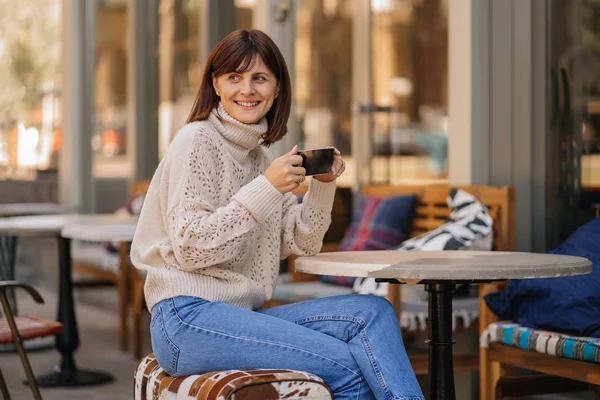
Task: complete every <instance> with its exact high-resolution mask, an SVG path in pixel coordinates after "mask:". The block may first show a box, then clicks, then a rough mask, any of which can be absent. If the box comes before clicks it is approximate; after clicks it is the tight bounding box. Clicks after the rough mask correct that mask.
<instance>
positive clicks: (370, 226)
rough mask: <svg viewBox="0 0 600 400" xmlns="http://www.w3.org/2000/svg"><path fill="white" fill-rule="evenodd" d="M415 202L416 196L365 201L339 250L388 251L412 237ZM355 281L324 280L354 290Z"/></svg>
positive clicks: (357, 209) (357, 211)
mask: <svg viewBox="0 0 600 400" xmlns="http://www.w3.org/2000/svg"><path fill="white" fill-rule="evenodd" d="M415 201H416V196H415V195H408V196H396V197H388V198H378V197H370V196H363V197H361V198H360V200H359V203H358V207H357V208H356V211H355V213H354V217H353V219H352V223H351V225H350V227H349V228H348V229H347V230H346V233H345V235H344V239H343V240H342V243H341V244H340V247H339V250H340V251H361V250H386V249H389V248H391V247H394V246H397V245H398V244H400V243H402V241H404V240H406V239H407V238H408V237H409V234H410V225H411V222H412V214H413V210H414V206H415ZM354 280H355V278H354V277H345V276H327V275H325V276H321V281H323V282H327V283H333V284H337V285H344V286H352V285H353V284H354Z"/></svg>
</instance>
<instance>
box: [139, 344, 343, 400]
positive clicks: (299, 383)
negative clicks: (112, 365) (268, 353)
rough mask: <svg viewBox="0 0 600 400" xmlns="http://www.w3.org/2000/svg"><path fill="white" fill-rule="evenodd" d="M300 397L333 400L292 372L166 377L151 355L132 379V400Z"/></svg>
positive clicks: (308, 377) (314, 381)
mask: <svg viewBox="0 0 600 400" xmlns="http://www.w3.org/2000/svg"><path fill="white" fill-rule="evenodd" d="M298 397H301V398H302V399H308V400H333V393H332V392H331V390H330V389H329V386H327V384H326V383H325V382H323V380H322V379H321V378H319V377H317V376H315V375H312V374H309V373H307V372H300V371H292V370H272V369H254V370H246V371H240V370H229V371H218V372H209V373H206V374H203V375H190V376H183V377H179V378H175V377H172V376H170V375H168V374H167V373H166V372H165V371H164V370H163V369H162V368H161V367H160V365H158V361H156V358H154V354H150V355H148V356H146V357H145V358H143V359H142V361H140V363H139V364H138V366H137V369H136V371H135V377H134V399H135V400H159V399H160V400H199V399H201V400H242V399H261V400H278V399H292V398H298Z"/></svg>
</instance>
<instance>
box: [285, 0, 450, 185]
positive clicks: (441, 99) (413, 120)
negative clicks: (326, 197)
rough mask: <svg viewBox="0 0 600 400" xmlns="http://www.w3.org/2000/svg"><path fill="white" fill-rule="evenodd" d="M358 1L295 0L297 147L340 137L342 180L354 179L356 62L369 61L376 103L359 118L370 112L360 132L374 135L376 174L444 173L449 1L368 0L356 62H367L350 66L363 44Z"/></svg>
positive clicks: (391, 179)
mask: <svg viewBox="0 0 600 400" xmlns="http://www.w3.org/2000/svg"><path fill="white" fill-rule="evenodd" d="M354 4H355V2H354V1H351V0H300V1H298V2H297V5H298V9H297V20H296V44H295V51H296V59H295V79H296V82H295V88H294V89H295V104H296V109H295V112H296V113H297V116H298V120H299V122H300V130H301V146H303V147H305V148H311V147H320V146H327V145H330V144H332V143H335V145H336V146H337V147H338V148H339V149H340V150H341V151H342V153H344V154H345V155H346V157H347V161H348V169H347V171H348V172H347V173H346V174H344V177H343V179H342V180H340V184H343V185H348V184H353V179H354V174H353V173H352V171H353V170H355V168H356V166H354V163H353V160H352V157H351V155H352V149H351V138H352V117H353V115H352V112H353V111H352V109H351V104H352V87H353V85H355V84H357V83H356V82H353V81H352V79H353V77H352V70H353V68H359V70H369V68H370V70H371V71H372V76H371V80H370V81H371V82H372V93H371V96H372V104H364V105H363V106H366V107H364V110H363V111H361V112H357V114H356V117H357V118H368V119H369V124H368V125H369V126H370V131H369V130H367V131H366V132H359V133H357V134H360V135H369V138H370V140H371V143H372V161H371V163H372V164H371V177H370V180H371V182H372V183H378V182H381V183H384V182H385V183H393V184H401V183H410V182H411V181H415V180H417V181H419V182H422V181H423V180H429V181H432V182H438V181H444V180H445V179H446V178H447V148H448V129H447V125H448V117H447V107H448V100H447V97H448V96H447V91H448V90H447V88H448V83H447V79H448V78H447V73H448V64H447V58H448V49H447V40H448V33H447V31H448V29H447V25H448V18H447V0H371V2H370V11H371V12H370V32H371V35H370V36H371V42H370V45H369V46H368V47H367V48H365V49H361V50H360V51H364V52H365V56H364V57H360V58H359V61H358V62H360V63H364V64H365V65H353V64H352V62H353V56H352V53H353V51H359V48H358V46H357V45H355V43H354V40H355V38H353V35H352V32H353V23H357V22H356V21H358V20H360V19H359V18H355V17H354V13H355V12H357V11H355V8H354ZM357 39H358V38H357ZM368 64H370V65H368ZM355 79H360V78H355ZM359 125H361V124H359ZM359 125H357V126H359ZM355 134H356V133H355Z"/></svg>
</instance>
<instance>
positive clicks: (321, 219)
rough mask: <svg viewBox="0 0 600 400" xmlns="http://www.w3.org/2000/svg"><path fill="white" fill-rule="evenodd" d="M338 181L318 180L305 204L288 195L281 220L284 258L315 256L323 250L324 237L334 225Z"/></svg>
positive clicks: (305, 198) (313, 181)
mask: <svg viewBox="0 0 600 400" xmlns="http://www.w3.org/2000/svg"><path fill="white" fill-rule="evenodd" d="M334 195H335V182H330V183H322V182H319V181H317V180H315V179H312V180H311V182H310V188H309V190H308V193H306V196H304V201H303V202H302V204H297V200H296V196H294V195H293V194H291V193H290V194H288V195H287V197H286V199H285V203H284V206H283V218H282V221H281V224H282V226H281V258H282V259H284V258H286V257H288V256H289V255H291V254H295V255H300V256H304V255H314V254H317V253H318V252H319V251H321V247H322V246H323V237H324V236H325V232H327V229H328V228H329V224H330V223H331V209H332V206H333V197H334Z"/></svg>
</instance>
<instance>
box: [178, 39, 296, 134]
mask: <svg viewBox="0 0 600 400" xmlns="http://www.w3.org/2000/svg"><path fill="white" fill-rule="evenodd" d="M291 91H292V89H291V84H290V76H289V73H288V69H287V67H286V64H285V60H284V58H283V56H282V55H281V52H280V51H279V49H278V48H277V46H276V45H275V43H274V42H273V40H271V38H270V37H269V36H267V35H266V34H265V33H263V32H261V31H258V30H252V31H246V30H237V31H235V32H232V33H230V34H229V35H228V36H227V37H225V38H224V39H223V40H222V41H221V42H220V43H219V44H217V46H216V47H215V49H214V50H213V51H212V53H211V54H210V56H209V58H208V60H207V62H206V68H205V69H204V74H203V75H202V84H201V85H200V89H199V90H198V94H197V96H196V99H195V101H194V105H193V107H192V111H191V113H190V116H189V117H188V120H187V123H190V122H194V121H203V120H206V119H207V118H208V116H209V115H210V112H211V110H212V109H213V108H215V107H216V106H217V105H218V104H219V102H221V104H222V106H223V108H224V109H225V110H226V111H227V112H228V113H229V115H231V116H232V117H234V118H235V119H236V120H238V121H240V122H243V123H256V122H258V121H259V120H260V119H261V118H262V117H263V116H264V117H266V120H267V124H268V129H267V132H266V133H265V134H264V135H263V137H262V139H263V144H264V145H265V146H269V145H270V144H271V143H274V142H276V141H277V140H279V139H281V138H282V137H283V136H284V135H285V134H286V132H287V128H286V125H287V120H288V118H289V115H290V109H291V105H292V97H291Z"/></svg>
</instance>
